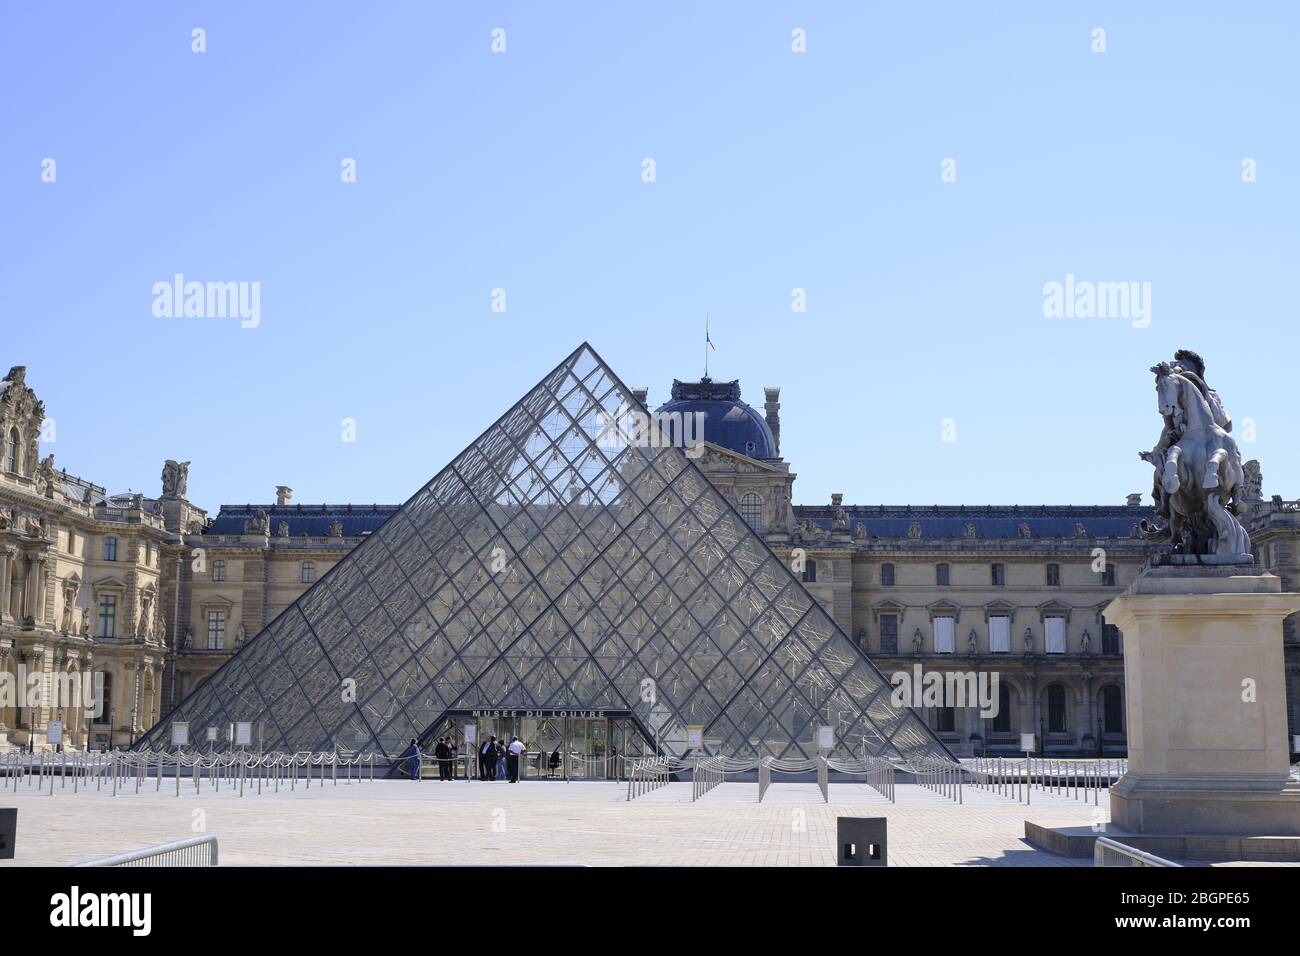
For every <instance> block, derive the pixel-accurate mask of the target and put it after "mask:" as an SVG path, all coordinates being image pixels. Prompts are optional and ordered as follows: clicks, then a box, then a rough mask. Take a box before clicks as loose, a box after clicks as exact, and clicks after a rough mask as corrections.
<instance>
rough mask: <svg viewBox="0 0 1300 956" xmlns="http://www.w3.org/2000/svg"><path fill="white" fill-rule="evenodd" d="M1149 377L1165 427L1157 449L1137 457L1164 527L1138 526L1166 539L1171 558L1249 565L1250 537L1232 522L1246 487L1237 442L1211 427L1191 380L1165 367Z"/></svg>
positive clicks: (1207, 410)
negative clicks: (1157, 494)
mask: <svg viewBox="0 0 1300 956" xmlns="http://www.w3.org/2000/svg"><path fill="white" fill-rule="evenodd" d="M1151 371H1152V372H1154V373H1155V375H1156V396H1157V402H1158V405H1159V408H1160V414H1161V415H1163V416H1164V418H1165V421H1166V423H1167V425H1166V434H1165V436H1164V437H1162V439H1161V444H1160V445H1157V446H1156V450H1155V451H1153V452H1151V453H1144V454H1143V456H1142V457H1143V458H1144V459H1146V460H1147V461H1149V462H1150V463H1151V464H1152V466H1153V467H1154V468H1155V469H1156V476H1157V480H1158V481H1159V484H1160V487H1161V489H1162V490H1163V492H1164V495H1165V503H1166V504H1167V506H1168V513H1169V525H1168V527H1167V528H1150V527H1147V526H1146V522H1143V525H1144V530H1146V531H1148V532H1149V533H1151V534H1152V536H1158V537H1160V538H1166V537H1167V539H1168V540H1170V541H1172V542H1173V544H1174V551H1175V552H1180V553H1184V554H1192V555H1198V556H1210V555H1213V556H1216V557H1217V558H1219V559H1220V560H1222V561H1225V562H1230V563H1235V561H1233V559H1236V560H1237V561H1240V560H1243V559H1246V560H1249V558H1248V556H1249V553H1250V537H1249V536H1248V535H1247V534H1246V530H1245V528H1243V527H1242V526H1241V523H1240V522H1239V521H1238V520H1237V518H1236V515H1237V514H1238V512H1239V510H1240V493H1241V490H1242V489H1243V488H1244V484H1245V474H1244V472H1243V470H1242V466H1241V453H1240V451H1239V450H1238V448H1237V443H1236V441H1234V440H1233V438H1232V436H1231V435H1229V434H1228V433H1227V432H1226V431H1224V430H1223V429H1222V428H1220V427H1219V425H1218V424H1216V423H1215V421H1214V415H1213V413H1212V412H1211V410H1210V405H1209V403H1208V402H1207V401H1206V400H1205V396H1204V395H1203V394H1202V393H1201V390H1200V389H1199V388H1198V387H1197V385H1196V383H1195V381H1193V379H1192V378H1189V377H1188V376H1187V375H1185V374H1184V373H1183V371H1182V370H1181V369H1179V368H1177V367H1176V366H1171V365H1170V364H1169V363H1167V362H1161V363H1160V364H1159V365H1154V366H1152V368H1151ZM1166 444H1167V445H1168V447H1167V448H1164V449H1163V455H1162V454H1161V452H1162V446H1165V445H1166Z"/></svg>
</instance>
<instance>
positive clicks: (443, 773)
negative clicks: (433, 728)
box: [433, 737, 451, 780]
mask: <svg viewBox="0 0 1300 956" xmlns="http://www.w3.org/2000/svg"><path fill="white" fill-rule="evenodd" d="M433 755H434V757H436V758H437V760H438V779H439V780H447V779H449V777H448V774H447V768H448V766H449V764H450V762H451V761H450V760H449V759H448V752H447V739H446V738H445V737H439V738H438V746H436V747H434V748H433Z"/></svg>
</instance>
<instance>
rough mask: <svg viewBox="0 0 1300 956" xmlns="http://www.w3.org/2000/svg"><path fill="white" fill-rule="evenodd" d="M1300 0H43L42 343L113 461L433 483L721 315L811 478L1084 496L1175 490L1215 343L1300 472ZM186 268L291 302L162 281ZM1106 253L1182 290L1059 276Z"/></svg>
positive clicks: (52, 407) (75, 463)
mask: <svg viewBox="0 0 1300 956" xmlns="http://www.w3.org/2000/svg"><path fill="white" fill-rule="evenodd" d="M1298 10H1300V7H1297V5H1296V4H1293V3H1289V2H1272V3H1258V4H1250V5H1248V6H1245V7H1238V6H1234V5H1231V4H1210V3H1185V2H1179V3H1172V2H1170V3H1142V4H1133V3H1045V2H1044V3H997V4H973V3H926V4H896V3H881V2H861V0H859V2H852V3H850V2H839V3H835V2H823V3H817V4H807V3H794V2H748V3H746V2H740V0H734V2H722V0H711V2H708V3H698V4H697V3H686V2H681V0H679V2H666V3H661V4H652V5H632V4H612V3H609V2H603V3H602V2H590V3H577V2H550V3H545V4H537V3H523V2H491V3H473V4H471V3H468V2H464V3H450V2H436V3H435V2H419V3H415V2H410V3H378V4H356V3H328V2H314V3H310V4H308V3H284V4H268V3H252V2H233V3H232V2H222V3H210V2H196V3H185V4H177V3H133V4H130V5H108V4H101V3H77V4H69V3H41V4H29V3H18V2H12V0H9V2H5V3H3V5H0V89H2V90H3V94H2V97H0V243H2V244H3V248H2V250H0V251H2V253H3V254H2V255H0V296H2V297H3V308H4V312H5V322H4V335H3V338H0V365H3V366H4V367H5V368H7V367H8V366H9V365H14V364H25V365H27V366H28V368H29V371H28V380H29V382H30V383H31V384H32V386H33V387H34V388H35V389H36V390H37V392H38V393H39V394H40V395H41V397H42V398H43V399H44V401H45V404H46V408H47V412H48V414H49V415H51V416H52V417H53V418H54V419H55V421H56V425H57V440H56V442H55V443H54V444H53V445H51V446H49V447H47V448H46V449H45V451H46V452H48V451H53V452H54V453H55V455H56V462H57V464H58V465H60V466H63V467H66V468H68V470H69V471H72V472H74V473H78V474H82V475H84V476H86V477H89V478H92V479H94V480H96V481H99V482H102V483H105V484H107V485H108V487H109V489H110V490H112V491H122V490H126V489H127V488H128V487H129V488H133V489H136V490H145V491H148V492H149V493H151V494H156V493H157V491H158V472H159V470H160V467H161V463H162V460H163V459H164V458H168V457H171V458H178V459H189V460H192V461H193V466H192V467H191V472H190V493H191V497H192V498H193V499H194V500H195V501H196V502H197V503H198V504H200V505H202V506H204V507H207V508H210V509H215V508H216V506H217V505H219V504H220V503H222V502H245V501H250V500H251V501H266V500H269V499H270V498H271V497H272V495H273V491H274V487H275V485H276V484H280V483H284V484H289V485H292V486H293V487H294V488H295V489H296V492H297V500H298V501H303V502H319V501H322V500H329V501H331V502H341V501H354V502H372V501H379V502H395V501H402V500H405V499H406V498H407V497H408V496H409V495H410V494H411V493H412V492H413V491H414V490H415V489H416V488H417V487H419V486H420V485H421V484H422V483H423V482H424V481H426V480H427V479H428V478H429V477H430V476H431V475H432V474H434V473H435V472H436V471H437V470H438V469H439V468H440V467H441V466H442V465H443V464H445V463H446V462H447V461H448V460H449V459H450V458H451V457H452V456H453V455H454V454H455V453H456V452H458V451H459V450H460V449H461V448H462V447H463V446H464V445H466V444H467V443H468V442H469V441H470V440H471V439H472V438H473V437H474V436H475V435H477V434H478V433H479V432H481V431H482V430H483V429H484V428H485V427H486V426H487V425H489V424H490V423H491V422H492V421H493V420H494V419H495V418H496V417H497V416H498V415H499V414H500V413H501V412H502V411H503V410H504V409H505V408H506V407H507V406H508V405H509V404H510V403H511V402H513V401H514V400H515V399H517V398H518V397H519V396H520V395H521V394H522V393H523V392H524V391H525V390H526V389H527V388H529V387H530V386H531V385H533V384H534V383H535V382H536V381H537V380H538V379H539V378H540V377H541V376H542V375H543V374H544V373H545V372H547V371H548V370H549V369H550V368H552V367H553V366H554V365H555V364H556V363H557V362H559V361H560V360H561V359H562V358H563V357H564V356H565V355H567V354H568V353H569V352H570V351H571V350H572V349H573V348H574V347H575V346H576V345H577V344H578V343H579V342H581V341H583V340H588V341H590V342H591V344H592V345H593V346H594V347H595V348H596V349H597V351H599V352H600V353H601V354H602V355H603V356H604V357H605V358H606V360H608V361H609V362H610V364H611V365H612V366H613V368H614V369H615V371H616V372H618V374H619V375H620V376H621V377H622V378H623V379H624V380H625V381H626V382H628V383H629V384H631V385H647V386H649V388H650V396H651V401H652V404H657V403H658V402H660V401H663V400H665V399H666V398H667V395H668V387H669V385H670V383H671V381H672V379H673V377H674V376H677V377H683V378H684V377H697V376H698V375H699V373H700V371H701V362H702V359H701V344H702V338H703V322H704V315H705V313H706V312H707V313H708V314H709V315H710V316H711V324H712V330H713V337H714V339H715V341H716V342H717V345H718V351H717V352H716V353H715V354H714V355H713V369H712V370H713V373H714V377H715V378H728V379H729V378H739V379H740V380H741V384H742V387H743V389H744V394H745V397H746V399H747V400H749V401H750V402H751V403H752V404H754V405H756V406H759V407H761V405H762V399H763V395H762V386H763V385H772V384H779V385H781V386H782V388H783V395H782V401H783V408H782V421H783V435H782V437H783V442H782V444H783V452H784V454H785V457H786V458H787V459H788V460H790V461H791V463H792V465H793V467H794V469H795V470H796V471H797V473H798V474H799V480H798V481H797V482H796V485H795V500H796V502H799V503H809V504H815V503H821V502H824V501H826V500H828V498H829V495H830V493H831V492H833V491H841V492H844V494H845V496H846V499H847V500H848V501H850V502H853V503H878V502H888V503H903V502H912V503H917V504H930V503H935V502H939V503H952V504H956V503H967V504H979V503H985V502H994V503H1076V504H1077V503H1119V502H1122V501H1123V497H1124V494H1125V493H1127V492H1130V491H1139V490H1140V491H1147V490H1149V488H1150V473H1149V470H1148V468H1147V466H1145V465H1144V464H1143V463H1141V462H1139V461H1138V459H1137V455H1136V453H1137V451H1138V449H1140V448H1150V447H1151V445H1152V444H1153V443H1154V442H1155V440H1156V438H1157V436H1158V433H1159V426H1160V422H1159V419H1158V417H1157V415H1156V412H1155V402H1154V390H1153V382H1152V378H1151V376H1150V374H1149V373H1148V372H1147V367H1148V366H1149V365H1151V364H1152V363H1154V362H1155V361H1157V360H1159V359H1161V358H1168V357H1170V356H1171V355H1172V352H1173V351H1174V349H1175V348H1177V347H1179V346H1186V347H1190V348H1194V349H1196V350H1198V351H1200V352H1201V353H1202V354H1203V355H1205V356H1206V358H1207V360H1208V362H1209V371H1208V379H1209V381H1210V383H1211V384H1212V385H1214V386H1215V387H1216V388H1217V389H1218V390H1219V391H1220V393H1221V394H1222V396H1223V398H1224V401H1225V404H1226V405H1227V407H1228V410H1229V411H1230V412H1231V413H1232V414H1233V416H1234V417H1235V418H1236V419H1237V421H1238V423H1239V425H1238V430H1239V432H1240V428H1241V424H1240V423H1241V422H1242V421H1243V420H1244V419H1246V418H1250V419H1253V420H1254V423H1255V429H1256V432H1255V434H1256V440H1255V441H1252V442H1246V443H1244V444H1243V451H1244V453H1245V456H1246V457H1257V458H1259V459H1261V461H1262V462H1263V470H1264V478H1265V492H1266V493H1270V494H1271V493H1280V494H1284V495H1286V496H1287V497H1289V498H1293V497H1296V496H1297V495H1300V450H1298V449H1297V443H1296V425H1295V415H1294V410H1295V404H1296V402H1295V395H1296V389H1295V374H1294V373H1293V372H1288V371H1287V368H1288V367H1289V365H1290V363H1291V362H1293V361H1294V359H1295V354H1294V353H1295V344H1296V341H1297V333H1296V331H1295V329H1296V312H1297V306H1296V292H1295V290H1296V282H1295V276H1296V269H1297V261H1300V232H1298V226H1300V217H1298V215H1297V213H1298V212H1300V186H1298V185H1297V182H1298V176H1300V134H1298V133H1297V126H1298V124H1297V118H1298V117H1300V102H1298V101H1300V92H1298V83H1297V80H1298V79H1300V66H1297V63H1298V62H1300V58H1297V57H1296V56H1295V51H1294V46H1295V42H1296V38H1297V35H1298V34H1300V31H1298V30H1297V28H1298V27H1300V13H1298V12H1297V11H1298ZM195 27H202V28H203V29H205V30H206V40H207V52H206V53H202V54H196V53H192V52H191V30H192V29H193V28H195ZM496 27H500V28H503V29H504V30H505V31H506V43H507V48H506V52H505V53H504V54H494V53H492V52H491V50H490V42H491V31H492V30H493V28H496ZM796 27H799V28H803V29H805V30H806V31H807V46H808V52H807V53H805V54H796V53H793V52H792V51H791V49H790V45H791V31H792V30H793V29H794V28H796ZM1095 27H1103V28H1104V29H1105V30H1106V46H1107V50H1106V52H1105V53H1104V54H1096V53H1093V52H1091V49H1090V45H1091V43H1092V39H1091V31H1092V30H1093V28H1095ZM47 157H50V158H53V159H54V160H55V161H56V163H57V181H56V182H54V183H52V184H50V183H43V182H42V181H41V171H42V160H43V159H45V158H47ZM345 157H352V158H355V160H356V162H357V170H358V181H357V182H356V183H354V184H345V183H343V182H341V181H340V164H341V162H342V161H343V159H344V158H345ZM646 157H650V158H653V159H654V160H655V162H656V165H657V181H656V182H654V183H652V184H648V183H644V182H642V181H641V168H642V167H641V164H642V160H643V159H644V158H646ZM946 157H952V158H954V159H955V160H956V163H957V167H956V168H957V181H956V182H955V183H943V182H941V181H940V164H941V162H942V161H943V160H944V159H945V158H946ZM1244 158H1251V159H1254V160H1255V161H1256V163H1257V170H1258V181H1257V182H1255V183H1252V184H1245V183H1243V182H1242V181H1241V164H1242V160H1243V159H1244ZM175 272H182V273H184V274H185V275H186V277H188V278H190V279H198V280H201V281H208V280H213V281H257V282H260V283H261V288H262V301H261V324H260V326H259V327H258V328H256V329H241V328H240V327H239V324H238V321H237V320H232V319H224V320H223V319H211V320H201V319H163V318H157V317H155V316H154V315H153V313H152V309H151V306H152V302H153V296H152V294H151V291H150V290H151V287H152V285H153V283H154V282H157V281H159V280H167V279H170V277H171V276H172V275H173V273H175ZM1066 273H1074V274H1075V275H1076V276H1078V277H1079V278H1080V279H1089V280H1093V281H1123V280H1134V281H1146V282H1150V283H1151V288H1152V292H1151V306H1152V310H1151V313H1152V314H1151V319H1152V321H1151V325H1150V327H1149V328H1145V329H1135V328H1133V327H1132V323H1131V322H1130V321H1129V320H1126V319H1047V318H1044V316H1043V310H1042V303H1043V293H1042V289H1043V285H1044V283H1047V282H1051V281H1054V280H1055V281H1063V280H1064V277H1065V275H1066ZM498 287H500V288H504V289H505V290H506V293H507V311H506V312H505V313H504V314H498V313H494V312H492V311H491V310H490V308H489V306H490V302H491V298H490V297H491V292H492V290H493V289H494V288H498ZM796 287H798V288H803V289H806V290H807V301H808V310H807V312H806V313H804V314H796V313H793V312H792V311H791V308H790V302H791V290H792V289H794V288H796ZM0 372H3V369H0ZM345 417H346V418H353V419H355V420H356V421H357V429H358V431H357V437H358V441H357V442H356V443H355V444H346V443H344V442H342V441H341V440H340V431H341V429H340V422H341V420H342V419H343V418H345ZM945 418H953V419H955V421H956V428H957V441H956V442H955V443H952V444H945V443H944V442H942V441H941V440H940V438H941V423H942V420H943V419H945Z"/></svg>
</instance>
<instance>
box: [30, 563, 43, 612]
mask: <svg viewBox="0 0 1300 956" xmlns="http://www.w3.org/2000/svg"><path fill="white" fill-rule="evenodd" d="M45 563H46V556H45V555H44V554H33V555H32V580H33V583H32V591H33V595H32V618H33V619H34V620H35V621H36V623H37V624H43V623H45V576H46V569H45Z"/></svg>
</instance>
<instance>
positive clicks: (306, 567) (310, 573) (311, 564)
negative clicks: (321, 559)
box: [302, 561, 316, 584]
mask: <svg viewBox="0 0 1300 956" xmlns="http://www.w3.org/2000/svg"><path fill="white" fill-rule="evenodd" d="M315 580H316V562H315V561H304V562H303V563H302V583H303V584H311V583H312V582H313V581H315Z"/></svg>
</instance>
